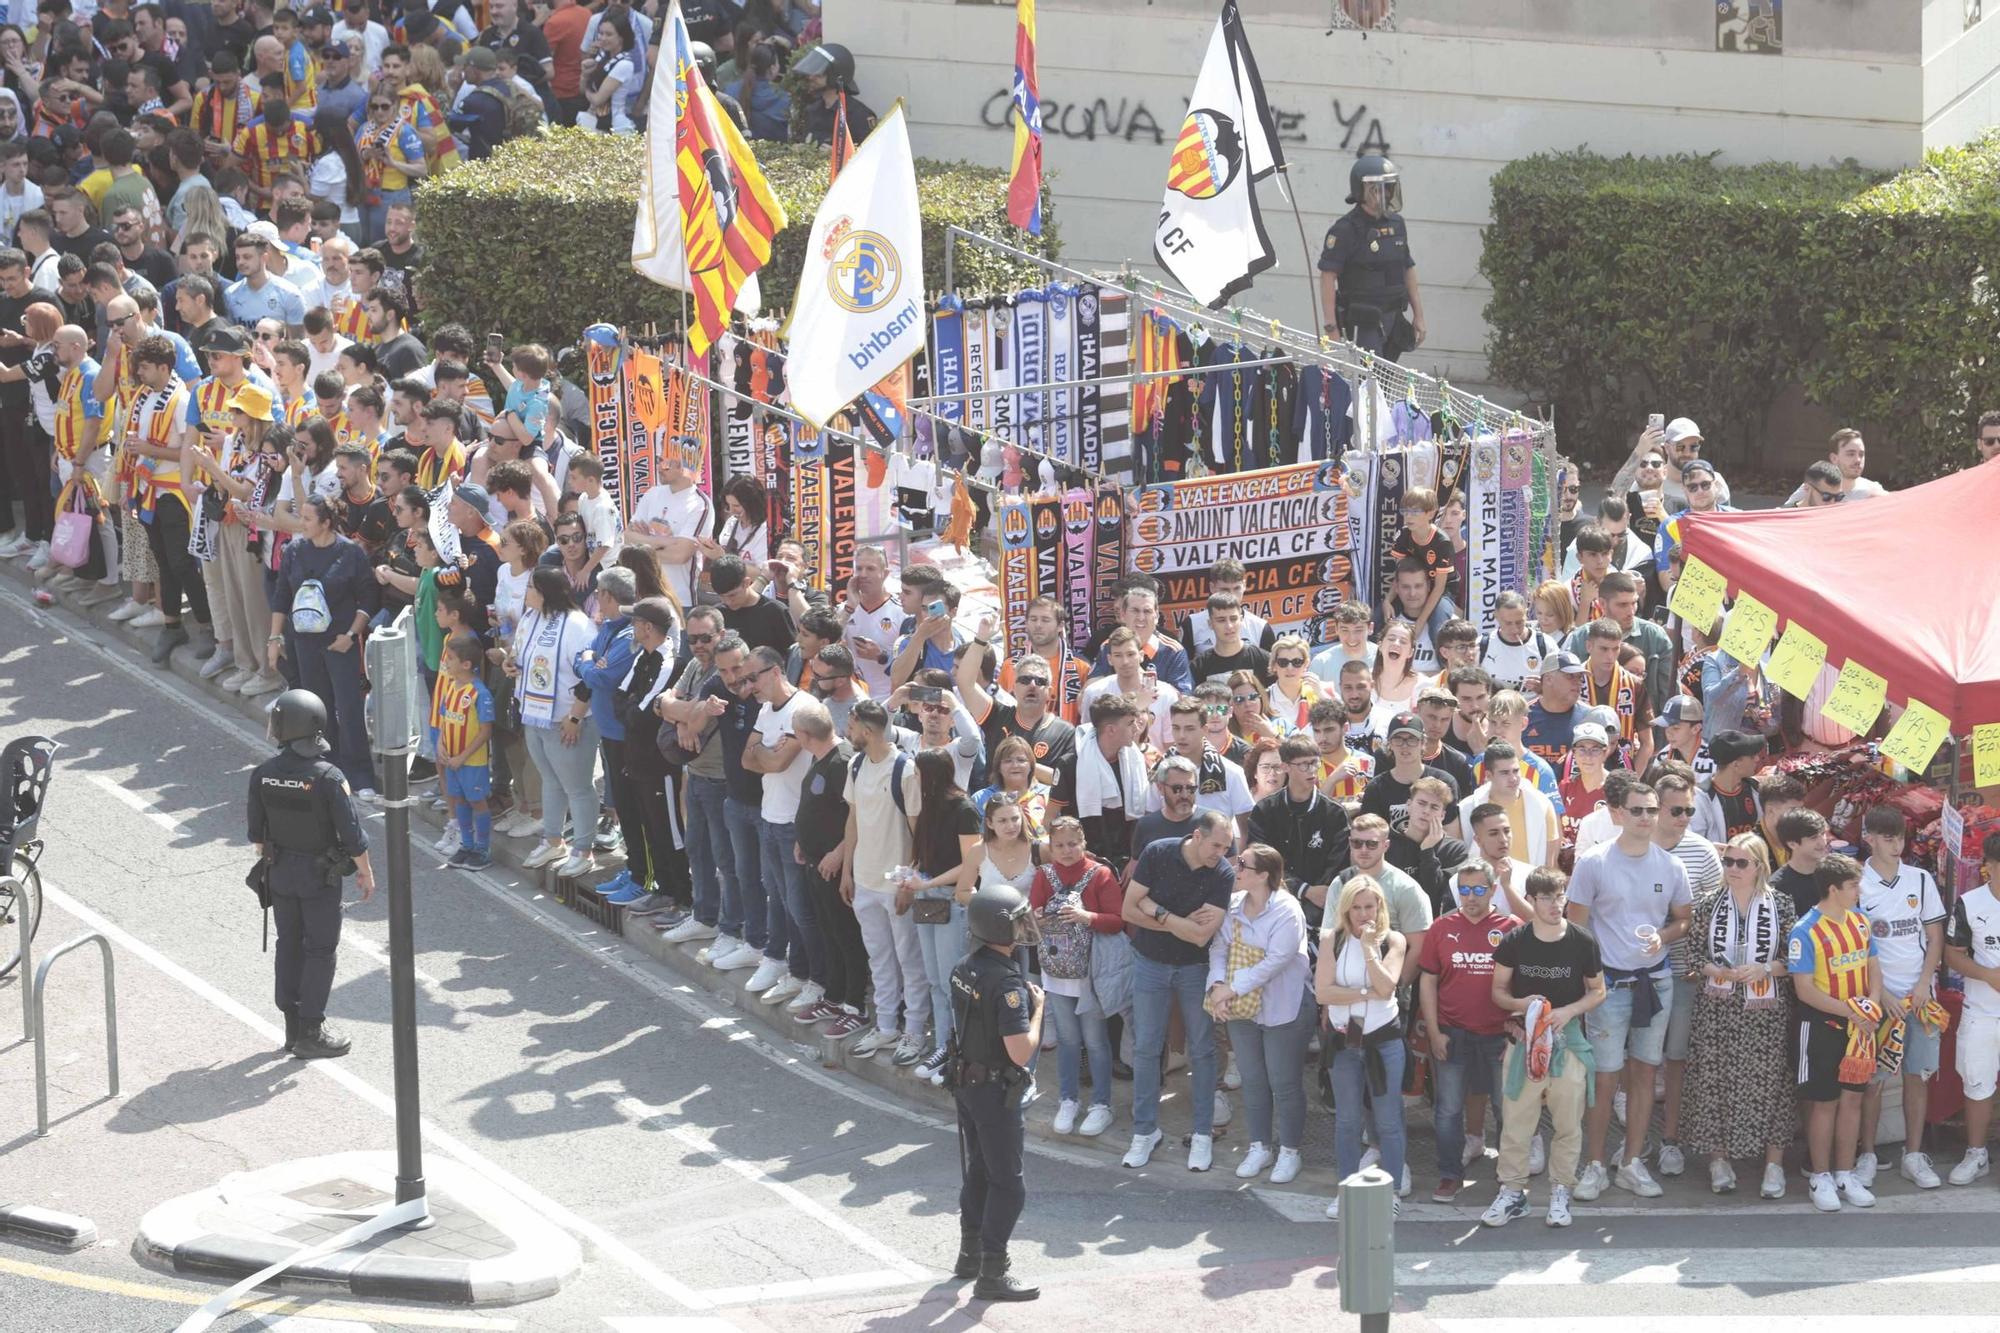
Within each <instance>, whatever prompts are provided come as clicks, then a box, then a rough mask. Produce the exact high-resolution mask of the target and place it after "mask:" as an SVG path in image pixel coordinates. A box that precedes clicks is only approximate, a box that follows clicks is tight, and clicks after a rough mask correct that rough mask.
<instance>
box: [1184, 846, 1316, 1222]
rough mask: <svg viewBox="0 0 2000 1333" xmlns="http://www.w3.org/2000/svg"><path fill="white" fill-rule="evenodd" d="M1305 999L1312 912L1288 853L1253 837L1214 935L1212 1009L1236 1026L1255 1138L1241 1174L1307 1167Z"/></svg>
mask: <svg viewBox="0 0 2000 1333" xmlns="http://www.w3.org/2000/svg"><path fill="white" fill-rule="evenodd" d="M1253 950H1254V953H1252V952H1251V951H1253ZM1253 959H1254V961H1252V960H1253ZM1305 1003H1306V918H1305V911H1304V909H1302V908H1301V907H1300V906H1299V900H1298V899H1297V898H1294V897H1293V896H1292V895H1291V894H1290V893H1287V892H1286V891H1285V858H1284V857H1283V856H1282V855H1280V854H1279V852H1278V850H1277V849H1276V848H1274V847H1270V846H1267V845H1266V844H1264V843H1261V842H1255V843H1251V844H1250V845H1249V846H1248V847H1245V848H1244V849H1243V851H1242V852H1241V854H1239V855H1238V856H1237V858H1236V890H1235V893H1234V894H1233V896H1232V897H1231V899H1230V903H1229V910H1228V913H1227V914H1226V915H1225V916H1224V917H1223V918H1222V926H1221V928H1220V929H1218V930H1217V931H1216V932H1215V934H1214V935H1212V936H1210V937H1209V942H1208V998H1207V1000H1206V1004H1207V1006H1208V1012H1209V1015H1210V1016H1211V1017H1212V1018H1214V1019H1215V1021H1216V1022H1218V1023H1226V1024H1227V1025H1228V1027H1229V1049H1230V1051H1231V1052H1232V1054H1233V1056H1234V1059H1235V1062H1236V1063H1238V1064H1239V1065H1240V1066H1241V1072H1242V1075H1243V1112H1244V1118H1245V1119H1246V1120H1247V1121H1248V1123H1249V1133H1250V1144H1249V1146H1248V1147H1247V1148H1246V1149H1245V1150H1244V1152H1243V1161H1242V1164H1241V1165H1239V1166H1238V1167H1237V1168H1236V1176H1237V1178H1238V1179H1239V1180H1250V1179H1252V1178H1254V1177H1256V1176H1258V1175H1261V1174H1262V1173H1263V1171H1264V1169H1265V1168H1266V1167H1269V1168H1271V1183H1272V1184H1273V1185H1285V1184H1289V1183H1291V1181H1292V1180H1294V1179H1295V1178H1296V1177H1297V1176H1298V1174H1299V1145H1300V1143H1301V1142H1302V1141H1303V1139H1304V1137H1305V1127H1306V1091H1305V1053H1306V1038H1307V1037H1308V1036H1309V1035H1311V1032H1312V1029H1311V1028H1310V1027H1308V1026H1306V1025H1304V1024H1302V1023H1300V1022H1299V1021H1298V1020H1299V1010H1300V1008H1301V1007H1303V1006H1304V1005H1305ZM1274 1122H1275V1130H1276V1133H1275V1137H1274V1135H1273V1129H1274ZM1274 1150H1275V1151H1274Z"/></svg>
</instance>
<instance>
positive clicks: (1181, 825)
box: [1132, 810, 1194, 860]
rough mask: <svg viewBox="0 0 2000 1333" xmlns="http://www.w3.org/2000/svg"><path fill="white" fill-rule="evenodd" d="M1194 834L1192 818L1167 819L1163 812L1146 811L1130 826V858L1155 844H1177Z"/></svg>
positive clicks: (1134, 857)
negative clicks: (1170, 842) (1168, 842)
mask: <svg viewBox="0 0 2000 1333" xmlns="http://www.w3.org/2000/svg"><path fill="white" fill-rule="evenodd" d="M1192 832H1194V816H1193V815H1189V816H1188V817H1187V818H1186V819H1168V818H1167V812H1166V811H1164V810H1148V811H1147V812H1146V813H1145V814H1143V815H1141V816H1139V822H1138V823H1136V824H1134V825H1133V826H1132V857H1133V859H1134V860H1137V859H1138V857H1139V855H1140V854H1141V853H1142V852H1144V851H1145V850H1146V849H1147V848H1148V847H1151V846H1152V845H1153V844H1154V843H1156V842H1167V841H1172V842H1176V843H1177V842H1179V841H1180V840H1181V839H1182V838H1185V837H1186V836H1187V835H1188V834H1190V833H1192Z"/></svg>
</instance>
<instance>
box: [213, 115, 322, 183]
mask: <svg viewBox="0 0 2000 1333" xmlns="http://www.w3.org/2000/svg"><path fill="white" fill-rule="evenodd" d="M231 146H232V147H233V148H234V149H235V152H236V156H237V157H239V158H241V159H243V174H244V175H246V176H248V177H249V178H250V183H251V184H252V185H254V186H256V187H257V188H258V189H260V190H267V189H269V188H270V187H271V178H272V177H273V176H274V175H275V174H276V173H277V170H278V167H279V165H280V164H282V163H285V162H302V163H304V164H305V168H306V170H307V171H310V170H311V169H312V164H313V159H314V158H316V157H318V156H319V150H318V145H317V143H316V141H315V139H314V137H313V132H312V128H311V127H310V126H307V125H303V124H300V123H299V122H298V121H296V120H291V119H289V118H288V119H287V120H286V121H285V123H284V124H283V125H279V126H274V125H272V124H271V123H270V122H269V121H267V120H263V119H261V118H260V119H259V120H258V121H257V122H256V123H255V124H253V125H249V126H247V127H245V128H243V129H241V130H238V131H237V132H236V139H235V141H234V142H233V144H232V145H231Z"/></svg>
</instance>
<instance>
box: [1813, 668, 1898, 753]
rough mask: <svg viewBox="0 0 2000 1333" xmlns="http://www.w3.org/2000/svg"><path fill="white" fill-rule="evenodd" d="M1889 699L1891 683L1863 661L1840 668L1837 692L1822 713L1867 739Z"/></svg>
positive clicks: (1829, 698) (1834, 686) (1834, 687)
mask: <svg viewBox="0 0 2000 1333" xmlns="http://www.w3.org/2000/svg"><path fill="white" fill-rule="evenodd" d="M1888 700H1889V682H1887V681H1885V680H1883V679H1882V678H1881V677H1880V676H1878V675H1876V674H1875V673H1874V672H1872V671H1870V670H1869V669H1868V668H1867V667H1865V666H1862V665H1861V664H1860V663H1859V662H1849V663H1847V664H1846V665H1845V666H1843V667H1841V668H1840V675H1839V677H1838V678H1836V679H1835V680H1834V682H1833V693H1832V694H1831V695H1829V696H1828V697H1827V701H1826V706H1825V707H1823V708H1821V709H1820V710H1819V714H1820V716H1821V717H1824V718H1828V719H1831V720H1832V721H1834V722H1838V723H1839V724H1840V725H1841V726H1843V727H1846V728H1847V729H1848V730H1849V731H1851V732H1853V733H1854V734H1855V735H1857V736H1865V735H1867V734H1868V729H1869V728H1870V727H1872V726H1874V725H1875V719H1876V718H1878V717H1880V716H1881V715H1882V706H1883V705H1884V704H1885V703H1887V702H1888Z"/></svg>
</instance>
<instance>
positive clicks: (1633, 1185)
mask: <svg viewBox="0 0 2000 1333" xmlns="http://www.w3.org/2000/svg"><path fill="white" fill-rule="evenodd" d="M1611 1183H1612V1184H1614V1185H1616V1186H1617V1187H1618V1188H1619V1189H1621V1190H1629V1191H1631V1192H1632V1193H1634V1194H1636V1195H1638V1196H1639V1197H1640V1198H1642V1199H1657V1198H1659V1197H1660V1195H1662V1194H1664V1193H1665V1192H1666V1191H1665V1190H1662V1189H1661V1188H1660V1182H1659V1181H1657V1180H1655V1179H1653V1173H1652V1172H1650V1171H1648V1170H1647V1169H1646V1164H1645V1163H1644V1162H1642V1161H1640V1160H1639V1159H1638V1158H1636V1157H1635V1158H1633V1159H1632V1160H1631V1161H1629V1162H1626V1163H1625V1164H1623V1165H1622V1166H1620V1167H1619V1168H1618V1174H1617V1175H1615V1176H1613V1177H1612V1179H1611Z"/></svg>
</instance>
